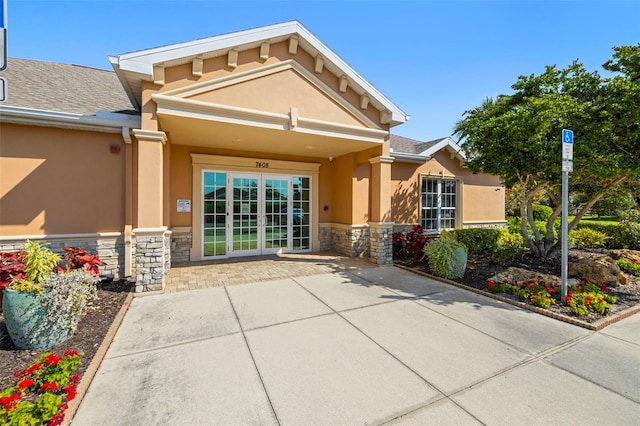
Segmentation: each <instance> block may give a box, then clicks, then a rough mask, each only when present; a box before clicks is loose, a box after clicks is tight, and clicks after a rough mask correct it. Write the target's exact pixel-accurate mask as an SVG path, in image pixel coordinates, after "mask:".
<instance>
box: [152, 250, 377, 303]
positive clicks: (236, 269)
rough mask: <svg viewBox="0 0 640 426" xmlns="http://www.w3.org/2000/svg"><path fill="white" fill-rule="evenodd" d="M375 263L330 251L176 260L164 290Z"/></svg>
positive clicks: (331, 270)
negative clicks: (199, 260)
mask: <svg viewBox="0 0 640 426" xmlns="http://www.w3.org/2000/svg"><path fill="white" fill-rule="evenodd" d="M375 266H376V265H374V264H372V263H371V262H369V261H368V260H366V259H361V258H350V257H345V256H342V255H339V254H336V253H330V252H321V253H307V254H277V255H268V256H253V257H243V258H231V259H221V260H212V261H202V262H189V263H177V264H174V265H172V266H171V271H170V272H169V276H168V277H167V282H166V287H165V292H166V293H173V292H177V291H185V290H193V289H198V288H207V287H219V286H225V285H233V284H246V283H252V282H259V281H273V280H279V279H283V278H292V277H302V276H307V275H317V274H325V273H331V272H335V271H344V270H350V269H362V268H373V267H375Z"/></svg>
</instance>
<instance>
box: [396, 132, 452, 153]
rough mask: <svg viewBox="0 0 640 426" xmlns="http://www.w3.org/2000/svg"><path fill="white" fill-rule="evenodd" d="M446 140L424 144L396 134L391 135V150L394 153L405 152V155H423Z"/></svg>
mask: <svg viewBox="0 0 640 426" xmlns="http://www.w3.org/2000/svg"><path fill="white" fill-rule="evenodd" d="M444 139H446V138H440V139H434V140H432V141H427V142H423V141H419V140H416V139H411V138H405V137H404V136H398V135H394V134H391V136H390V142H391V149H392V150H393V152H403V153H405V154H421V153H423V152H425V151H426V150H427V149H429V148H431V147H432V146H434V145H435V144H437V143H438V142H441V141H443V140H444Z"/></svg>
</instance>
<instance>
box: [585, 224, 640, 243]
mask: <svg viewBox="0 0 640 426" xmlns="http://www.w3.org/2000/svg"><path fill="white" fill-rule="evenodd" d="M583 228H589V229H593V230H596V231H600V232H602V233H604V234H606V235H608V236H609V237H611V238H610V239H608V240H607V242H606V243H605V247H606V248H610V249H620V248H628V249H631V250H640V223H636V222H631V221H626V220H623V221H622V222H620V223H618V224H615V225H614V224H612V223H597V222H580V223H579V224H578V225H577V226H576V228H575V229H583Z"/></svg>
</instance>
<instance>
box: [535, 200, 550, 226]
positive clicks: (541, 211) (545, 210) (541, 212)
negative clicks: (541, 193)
mask: <svg viewBox="0 0 640 426" xmlns="http://www.w3.org/2000/svg"><path fill="white" fill-rule="evenodd" d="M531 208H532V209H533V220H535V221H541V222H544V223H547V221H548V220H549V218H550V217H551V214H552V213H553V209H552V208H551V207H549V206H543V205H542V204H533V205H532V206H531Z"/></svg>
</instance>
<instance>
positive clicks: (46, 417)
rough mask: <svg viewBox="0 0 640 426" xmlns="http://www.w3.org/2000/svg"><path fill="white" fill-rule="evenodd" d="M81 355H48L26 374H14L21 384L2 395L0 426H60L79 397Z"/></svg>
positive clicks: (29, 368) (2, 392) (45, 354)
mask: <svg viewBox="0 0 640 426" xmlns="http://www.w3.org/2000/svg"><path fill="white" fill-rule="evenodd" d="M81 355H82V354H81V353H78V352H76V351H66V352H65V353H64V355H63V356H58V355H55V354H54V353H51V352H45V353H43V354H42V355H41V356H40V358H39V359H38V360H37V361H36V362H35V363H33V364H32V365H31V366H29V367H28V368H27V369H26V370H24V371H17V372H15V373H14V376H15V377H17V378H18V379H19V381H18V383H17V384H16V385H15V386H12V387H10V388H7V389H5V390H3V391H1V392H0V424H3V425H48V426H54V425H59V424H61V423H62V421H63V420H64V413H65V410H66V409H67V408H68V406H67V403H68V402H69V401H71V400H72V399H74V398H75V397H76V392H77V391H76V386H77V385H78V382H79V381H80V376H79V375H78V374H77V373H76V370H77V369H78V367H80V365H81V364H82V361H81V360H80V356H81Z"/></svg>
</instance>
